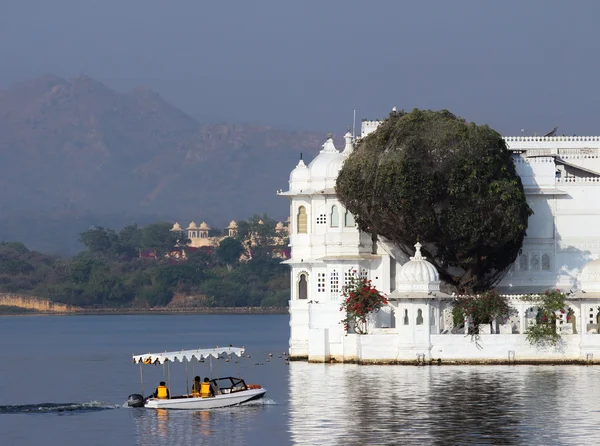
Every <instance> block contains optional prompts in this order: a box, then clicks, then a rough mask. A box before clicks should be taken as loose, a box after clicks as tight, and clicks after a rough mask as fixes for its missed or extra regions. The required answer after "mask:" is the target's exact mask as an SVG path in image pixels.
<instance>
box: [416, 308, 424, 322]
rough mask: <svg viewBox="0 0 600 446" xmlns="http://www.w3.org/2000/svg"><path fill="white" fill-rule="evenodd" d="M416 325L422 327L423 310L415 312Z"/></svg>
mask: <svg viewBox="0 0 600 446" xmlns="http://www.w3.org/2000/svg"><path fill="white" fill-rule="evenodd" d="M417 325H423V310H421V309H420V308H419V309H418V310H417Z"/></svg>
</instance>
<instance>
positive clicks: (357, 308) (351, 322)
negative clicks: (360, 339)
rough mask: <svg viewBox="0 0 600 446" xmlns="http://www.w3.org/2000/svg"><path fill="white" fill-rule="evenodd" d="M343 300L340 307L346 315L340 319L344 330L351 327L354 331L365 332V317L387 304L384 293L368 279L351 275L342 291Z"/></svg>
mask: <svg viewBox="0 0 600 446" xmlns="http://www.w3.org/2000/svg"><path fill="white" fill-rule="evenodd" d="M342 294H343V296H344V302H343V303H342V306H341V307H340V311H343V312H344V313H345V315H346V317H345V318H344V319H342V322H341V323H342V324H344V330H346V331H347V330H348V329H353V330H354V332H355V333H358V334H366V333H367V318H368V317H369V315H370V314H371V313H375V312H377V311H379V309H380V308H381V307H383V306H384V305H387V304H388V301H387V299H386V298H385V295H384V294H382V293H380V292H379V291H377V289H376V288H375V287H374V286H373V285H372V284H371V281H370V280H367V279H360V278H358V277H354V276H353V277H352V278H351V279H350V282H349V283H348V285H346V286H345V287H344V289H343V292H342Z"/></svg>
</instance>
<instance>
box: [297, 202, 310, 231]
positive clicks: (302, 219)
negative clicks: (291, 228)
mask: <svg viewBox="0 0 600 446" xmlns="http://www.w3.org/2000/svg"><path fill="white" fill-rule="evenodd" d="M297 227H298V234H306V233H307V232H308V231H307V230H308V217H307V215H306V208H305V207H304V206H300V207H299V208H298V218H297Z"/></svg>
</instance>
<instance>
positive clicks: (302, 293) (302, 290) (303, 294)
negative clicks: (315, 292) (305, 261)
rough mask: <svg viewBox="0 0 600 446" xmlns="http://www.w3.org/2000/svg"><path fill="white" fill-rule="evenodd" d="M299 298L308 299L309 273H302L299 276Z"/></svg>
mask: <svg viewBox="0 0 600 446" xmlns="http://www.w3.org/2000/svg"><path fill="white" fill-rule="evenodd" d="M298 299H308V275H307V274H306V273H300V276H299V277H298Z"/></svg>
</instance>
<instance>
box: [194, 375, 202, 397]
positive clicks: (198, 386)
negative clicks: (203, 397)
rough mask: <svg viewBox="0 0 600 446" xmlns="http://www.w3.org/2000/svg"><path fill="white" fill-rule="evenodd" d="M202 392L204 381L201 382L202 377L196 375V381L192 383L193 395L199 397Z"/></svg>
mask: <svg viewBox="0 0 600 446" xmlns="http://www.w3.org/2000/svg"><path fill="white" fill-rule="evenodd" d="M201 392H202V382H200V377H199V376H196V377H194V383H193V384H192V396H193V397H199V396H200V393H201Z"/></svg>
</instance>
